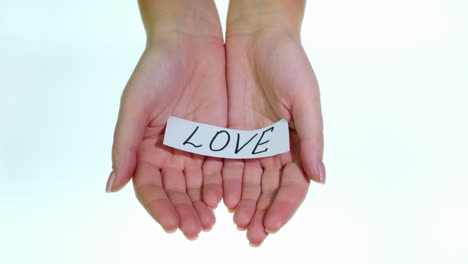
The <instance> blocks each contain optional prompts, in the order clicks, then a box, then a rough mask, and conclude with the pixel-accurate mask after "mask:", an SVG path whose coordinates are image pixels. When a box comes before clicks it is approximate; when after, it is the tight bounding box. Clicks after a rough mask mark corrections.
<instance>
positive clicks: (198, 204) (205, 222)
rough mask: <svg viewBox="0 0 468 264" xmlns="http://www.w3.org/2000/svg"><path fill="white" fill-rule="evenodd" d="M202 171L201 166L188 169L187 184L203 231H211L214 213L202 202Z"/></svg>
mask: <svg viewBox="0 0 468 264" xmlns="http://www.w3.org/2000/svg"><path fill="white" fill-rule="evenodd" d="M202 178H203V175H202V170H201V165H200V166H197V167H191V168H187V169H186V170H185V182H186V184H187V194H188V196H189V197H190V199H191V200H192V204H193V206H194V208H195V211H196V212H197V215H198V217H199V219H200V224H201V227H202V229H203V230H209V229H211V228H212V227H213V225H214V223H215V216H214V214H213V211H212V210H211V209H209V208H208V207H207V206H206V205H205V203H203V202H202V200H201V198H202V193H201V188H202Z"/></svg>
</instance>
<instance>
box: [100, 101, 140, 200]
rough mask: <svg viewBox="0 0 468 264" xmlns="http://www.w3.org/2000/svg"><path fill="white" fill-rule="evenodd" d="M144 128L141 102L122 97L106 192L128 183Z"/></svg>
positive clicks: (113, 190)
mask: <svg viewBox="0 0 468 264" xmlns="http://www.w3.org/2000/svg"><path fill="white" fill-rule="evenodd" d="M145 127H146V114H145V111H144V109H143V107H142V104H141V102H140V103H139V102H138V100H132V99H131V98H129V97H126V96H125V93H124V95H123V96H122V100H121V103H120V110H119V117H118V120H117V124H116V127H115V132H114V143H113V146H112V169H113V170H112V172H111V174H110V176H109V179H108V181H107V185H106V192H115V191H118V190H120V189H121V188H122V187H124V186H125V184H127V183H128V181H130V179H131V178H132V176H133V172H134V171H135V167H136V159H137V151H138V148H139V146H140V144H141V141H142V139H143V135H144V130H145Z"/></svg>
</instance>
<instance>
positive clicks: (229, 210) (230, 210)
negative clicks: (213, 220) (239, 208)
mask: <svg viewBox="0 0 468 264" xmlns="http://www.w3.org/2000/svg"><path fill="white" fill-rule="evenodd" d="M235 210H236V209H231V208H228V212H230V213H234V211H235Z"/></svg>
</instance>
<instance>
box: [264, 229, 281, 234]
mask: <svg viewBox="0 0 468 264" xmlns="http://www.w3.org/2000/svg"><path fill="white" fill-rule="evenodd" d="M265 232H267V233H268V234H274V233H276V232H278V230H270V229H268V228H265Z"/></svg>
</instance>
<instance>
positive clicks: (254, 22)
mask: <svg viewBox="0 0 468 264" xmlns="http://www.w3.org/2000/svg"><path fill="white" fill-rule="evenodd" d="M304 8H305V0H290V1H284V0H231V1H230V2H229V11H228V18H227V28H226V38H228V37H229V36H230V35H237V34H242V35H248V34H253V33H258V32H259V31H279V32H283V33H287V34H290V35H292V36H294V37H297V38H299V37H300V30H301V24H302V18H303V15H304Z"/></svg>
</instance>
